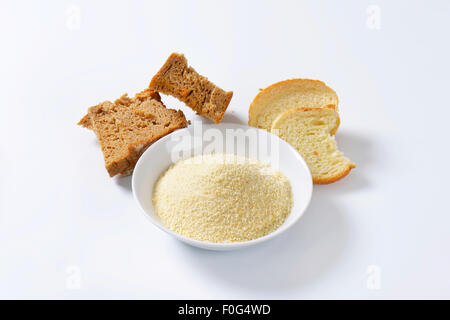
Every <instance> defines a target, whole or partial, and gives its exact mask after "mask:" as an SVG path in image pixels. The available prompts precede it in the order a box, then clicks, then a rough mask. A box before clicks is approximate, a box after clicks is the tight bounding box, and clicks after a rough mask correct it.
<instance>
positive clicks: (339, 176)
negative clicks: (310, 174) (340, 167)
mask: <svg viewBox="0 0 450 320" xmlns="http://www.w3.org/2000/svg"><path fill="white" fill-rule="evenodd" d="M353 168H356V166H355V164H353V163H352V164H350V165H349V166H348V167H347V170H345V171H342V172H340V173H339V174H337V175H334V176H331V177H328V178H313V183H314V184H330V183H333V182H336V181H338V180H341V179H342V178H344V177H345V176H346V175H348V174H349V173H350V171H351V170H352V169H353Z"/></svg>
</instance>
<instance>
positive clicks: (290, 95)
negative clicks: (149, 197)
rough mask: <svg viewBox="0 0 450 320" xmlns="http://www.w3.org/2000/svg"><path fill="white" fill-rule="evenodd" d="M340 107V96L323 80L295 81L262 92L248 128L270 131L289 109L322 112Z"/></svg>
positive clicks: (276, 84) (288, 81)
mask: <svg viewBox="0 0 450 320" xmlns="http://www.w3.org/2000/svg"><path fill="white" fill-rule="evenodd" d="M338 103H339V100H338V97H337V94H336V92H335V91H334V90H333V89H331V88H329V87H328V86H326V85H325V83H323V82H322V81H319V80H310V79H292V80H286V81H281V82H277V83H275V84H273V85H271V86H269V87H268V88H266V89H264V90H262V91H261V92H260V93H259V94H258V95H257V96H256V97H255V99H254V100H253V102H252V104H251V105H250V109H249V111H248V124H249V125H250V126H252V127H256V128H261V129H265V130H267V131H270V128H271V126H272V123H273V121H274V120H275V118H276V117H277V116H279V115H280V114H281V113H283V112H284V111H286V110H289V109H297V108H321V107H324V106H327V105H334V106H336V110H337V105H338Z"/></svg>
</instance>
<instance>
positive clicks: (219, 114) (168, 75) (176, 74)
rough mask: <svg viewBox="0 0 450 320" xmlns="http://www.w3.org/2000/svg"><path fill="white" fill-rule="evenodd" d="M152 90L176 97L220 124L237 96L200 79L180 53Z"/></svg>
mask: <svg viewBox="0 0 450 320" xmlns="http://www.w3.org/2000/svg"><path fill="white" fill-rule="evenodd" d="M149 88H150V89H151V90H154V91H158V92H162V93H164V94H168V95H171V96H174V97H175V98H177V99H179V100H181V101H183V102H184V103H185V104H186V105H187V106H189V107H190V108H192V109H193V110H194V111H196V112H197V113H198V114H200V115H202V116H205V117H207V118H209V119H211V120H213V121H214V122H216V123H219V122H220V121H221V120H222V118H223V115H224V114H225V111H226V110H227V107H228V105H229V104H230V101H231V98H232V96H233V92H231V91H230V92H226V91H224V90H222V89H221V88H219V87H217V86H216V85H214V84H213V83H212V82H211V81H209V80H208V79H207V78H206V77H203V76H201V75H199V74H198V73H197V72H196V71H195V70H194V69H193V68H192V67H189V66H188V63H187V60H186V58H185V57H184V55H182V54H178V53H172V54H171V55H170V57H169V58H168V59H167V61H166V63H164V65H163V66H162V68H161V69H160V70H159V72H158V73H157V74H156V75H155V76H154V77H153V79H152V81H151V82H150V86H149Z"/></svg>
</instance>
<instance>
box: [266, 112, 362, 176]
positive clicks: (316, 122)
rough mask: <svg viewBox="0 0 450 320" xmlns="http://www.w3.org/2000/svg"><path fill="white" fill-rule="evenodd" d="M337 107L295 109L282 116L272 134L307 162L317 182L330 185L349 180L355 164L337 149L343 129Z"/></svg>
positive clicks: (278, 118)
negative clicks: (338, 137)
mask: <svg viewBox="0 0 450 320" xmlns="http://www.w3.org/2000/svg"><path fill="white" fill-rule="evenodd" d="M339 122H340V120H339V114H338V113H337V111H336V110H335V106H334V105H330V106H326V107H324V108H298V109H291V110H287V111H285V112H283V113H282V114H281V115H279V116H278V117H277V118H276V119H275V121H274V122H273V124H272V127H271V132H272V133H274V134H276V135H278V136H279V137H280V138H282V139H283V140H285V141H287V142H288V143H290V144H291V145H292V146H293V147H294V148H295V149H297V151H298V152H299V153H300V154H301V155H302V157H303V159H305V161H306V164H307V165H308V167H309V170H310V171H311V175H312V177H313V182H314V183H316V184H327V183H332V182H335V181H337V180H339V179H341V178H343V177H345V176H346V175H347V174H348V173H349V172H350V170H351V169H353V168H354V167H355V165H354V164H353V163H352V162H351V161H350V160H349V159H347V158H346V157H344V155H343V154H342V152H340V151H339V150H338V149H337V145H336V140H335V138H334V136H333V135H334V134H335V132H336V130H337V129H338V127H339Z"/></svg>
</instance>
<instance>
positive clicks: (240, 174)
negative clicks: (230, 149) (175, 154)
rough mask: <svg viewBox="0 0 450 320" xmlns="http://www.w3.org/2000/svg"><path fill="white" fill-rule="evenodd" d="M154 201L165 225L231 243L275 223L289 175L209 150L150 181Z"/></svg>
mask: <svg viewBox="0 0 450 320" xmlns="http://www.w3.org/2000/svg"><path fill="white" fill-rule="evenodd" d="M153 204H154V207H155V210H156V213H157V215H158V216H159V217H160V219H161V221H162V222H163V223H164V224H165V225H166V226H167V227H168V228H169V229H170V230H172V231H174V232H177V233H179V234H181V235H183V236H186V237H189V238H192V239H196V240H201V241H209V242H217V243H230V242H239V241H249V240H252V239H256V238H260V237H263V236H265V235H267V234H269V233H271V232H273V231H274V230H276V229H277V228H279V227H280V226H281V225H282V224H283V222H284V221H285V219H286V217H287V216H288V215H289V213H290V211H291V209H292V204H293V199H292V191H291V184H290V182H289V180H288V179H287V178H286V177H285V176H284V175H283V174H282V173H280V172H279V171H278V170H276V169H274V168H272V167H271V166H270V165H267V164H264V163H262V162H260V161H259V160H255V159H249V158H245V157H239V156H235V155H230V154H210V155H199V156H195V157H192V158H189V159H185V160H182V161H180V162H178V163H176V164H174V165H172V166H171V167H170V168H169V169H168V170H167V171H166V172H165V173H163V174H162V175H161V177H160V178H159V179H158V181H157V182H156V184H155V188H154V192H153Z"/></svg>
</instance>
